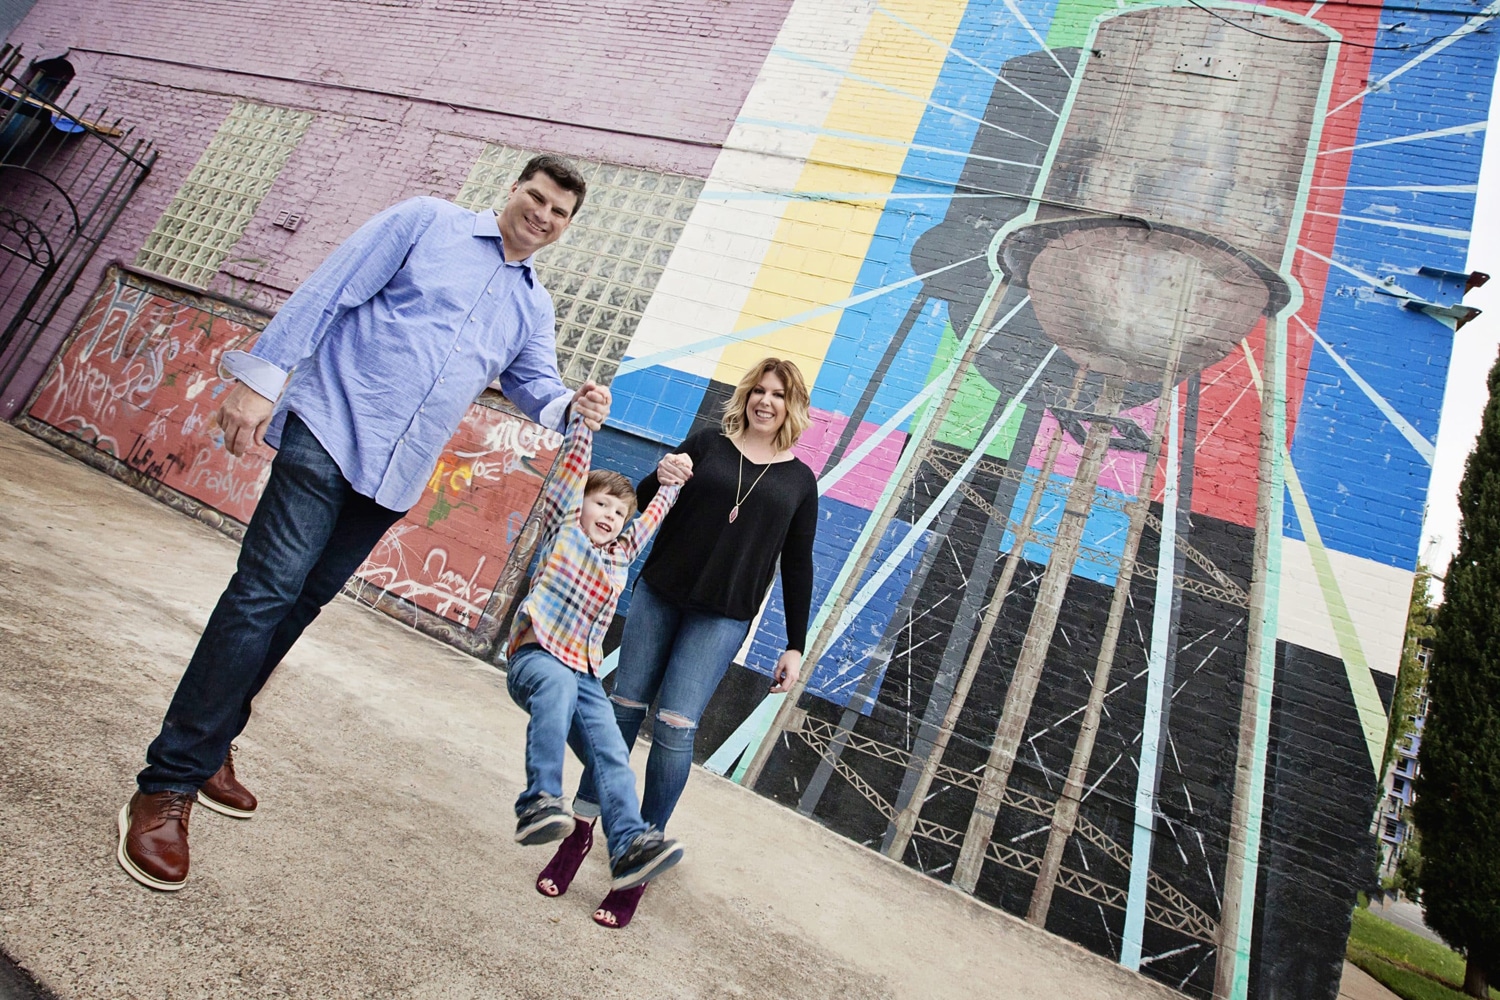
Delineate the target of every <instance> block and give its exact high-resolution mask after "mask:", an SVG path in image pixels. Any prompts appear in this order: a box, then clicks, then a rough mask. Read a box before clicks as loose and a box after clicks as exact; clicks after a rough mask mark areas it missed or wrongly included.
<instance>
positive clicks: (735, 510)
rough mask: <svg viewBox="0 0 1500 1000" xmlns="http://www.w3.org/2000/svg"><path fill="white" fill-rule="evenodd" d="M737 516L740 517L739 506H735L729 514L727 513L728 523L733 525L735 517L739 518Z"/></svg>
mask: <svg viewBox="0 0 1500 1000" xmlns="http://www.w3.org/2000/svg"><path fill="white" fill-rule="evenodd" d="M739 516H740V505H739V504H735V505H734V508H733V509H732V510H730V512H729V523H730V524H733V523H734V519H735V518H737V517H739Z"/></svg>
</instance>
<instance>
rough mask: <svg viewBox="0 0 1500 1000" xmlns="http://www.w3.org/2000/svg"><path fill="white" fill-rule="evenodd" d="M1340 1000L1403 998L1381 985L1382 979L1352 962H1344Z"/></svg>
mask: <svg viewBox="0 0 1500 1000" xmlns="http://www.w3.org/2000/svg"><path fill="white" fill-rule="evenodd" d="M1339 1000H1401V998H1400V997H1398V996H1397V995H1396V994H1395V993H1392V992H1391V991H1390V990H1388V989H1386V988H1385V987H1384V986H1382V985H1381V983H1380V980H1378V979H1376V978H1375V977H1374V976H1372V975H1370V974H1369V973H1368V972H1366V971H1364V970H1363V969H1361V968H1358V967H1357V966H1355V965H1354V964H1352V963H1350V962H1345V963H1344V978H1342V979H1340V980H1339Z"/></svg>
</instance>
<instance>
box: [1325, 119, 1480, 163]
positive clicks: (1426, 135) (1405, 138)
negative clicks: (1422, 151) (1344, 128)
mask: <svg viewBox="0 0 1500 1000" xmlns="http://www.w3.org/2000/svg"><path fill="white" fill-rule="evenodd" d="M1488 124H1489V123H1488V122H1469V123H1467V124H1465V125H1453V126H1450V127H1448V128H1436V129H1433V130H1432V131H1430V132H1415V133H1413V134H1411V135H1398V136H1396V137H1395V138H1392V139H1376V140H1375V141H1374V142H1360V143H1356V144H1355V145H1353V146H1340V147H1339V148H1337V149H1325V150H1323V151H1322V152H1321V153H1319V154H1318V155H1319V156H1332V155H1333V154H1334V153H1348V152H1350V151H1352V150H1356V149H1374V148H1375V147H1376V146H1394V145H1396V144H1397V143H1401V142H1425V141H1426V140H1428V139H1441V138H1442V137H1443V136H1445V135H1473V134H1474V133H1475V132H1483V131H1484V130H1485V128H1486V127H1488Z"/></svg>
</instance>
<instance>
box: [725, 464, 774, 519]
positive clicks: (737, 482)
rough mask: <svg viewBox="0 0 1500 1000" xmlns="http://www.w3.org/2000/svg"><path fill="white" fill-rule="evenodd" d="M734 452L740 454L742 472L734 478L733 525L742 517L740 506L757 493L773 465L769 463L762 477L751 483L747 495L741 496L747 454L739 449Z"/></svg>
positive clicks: (731, 516) (730, 514) (731, 513)
mask: <svg viewBox="0 0 1500 1000" xmlns="http://www.w3.org/2000/svg"><path fill="white" fill-rule="evenodd" d="M734 450H735V451H737V452H739V455H740V471H739V474H738V475H737V476H735V477H734V506H733V507H732V508H731V509H730V511H729V523H730V524H733V523H734V519H735V518H737V517H739V516H740V504H742V503H744V502H745V501H746V500H749V499H750V494H752V493H754V492H755V487H757V486H759V485H760V481H761V480H762V479H764V478H765V476H766V473H768V472H770V471H771V463H770V462H767V463H766V467H765V468H764V469H761V470H760V475H758V476H756V477H755V482H753V483H751V484H750V488H749V489H748V490H746V491H745V495H744V496H740V486H742V485H743V484H744V482H745V453H744V452H742V451H740V450H739V449H738V448H735V449H734Z"/></svg>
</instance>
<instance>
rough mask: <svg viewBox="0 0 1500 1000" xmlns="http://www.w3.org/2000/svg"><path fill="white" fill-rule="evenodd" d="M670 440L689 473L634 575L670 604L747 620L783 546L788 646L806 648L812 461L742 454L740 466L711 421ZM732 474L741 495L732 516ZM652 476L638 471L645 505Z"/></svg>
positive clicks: (814, 506)
mask: <svg viewBox="0 0 1500 1000" xmlns="http://www.w3.org/2000/svg"><path fill="white" fill-rule="evenodd" d="M677 450H678V451H680V452H686V453H687V454H688V455H689V456H691V457H692V459H693V478H692V479H689V480H688V482H687V485H685V486H684V487H683V488H682V494H681V495H680V496H679V497H678V498H677V504H676V506H674V507H673V508H672V510H671V512H670V513H668V514H667V516H666V519H665V520H664V521H662V525H661V529H660V531H658V532H657V536H656V543H655V544H654V545H653V546H652V547H651V555H650V556H648V557H647V559H646V565H645V568H643V569H642V570H641V576H642V577H643V578H644V579H645V580H646V582H647V583H649V584H650V585H651V589H652V590H654V591H656V592H657V593H658V594H660V595H661V596H662V597H664V598H666V599H667V600H669V601H671V602H672V603H673V604H676V605H678V606H680V607H687V608H692V609H694V610H697V611H707V612H710V613H712V614H718V615H724V616H725V617H728V618H737V619H739V620H741V621H746V620H748V619H751V618H754V617H755V613H756V612H757V611H759V610H760V603H761V601H762V600H764V599H765V596H766V591H767V590H768V589H769V588H770V586H771V582H772V580H774V579H775V576H776V558H777V557H778V556H780V557H781V584H782V596H783V597H784V599H785V603H786V643H787V648H788V649H795V650H798V651H799V652H800V651H804V646H805V645H806V643H807V619H808V613H809V611H810V609H811V605H812V589H813V538H814V536H815V535H816V534H817V530H818V480H817V477H815V476H814V475H813V471H812V469H809V468H808V467H807V465H806V464H805V463H804V462H802V461H801V460H800V459H795V458H794V459H792V460H791V461H789V462H774V463H772V464H771V465H770V467H769V468H768V467H767V466H765V465H757V464H756V463H754V462H751V461H750V460H749V459H745V460H744V472H743V475H742V476H741V475H740V460H741V455H740V451H739V449H738V448H736V447H735V445H734V442H733V441H730V440H729V439H728V438H727V437H725V436H724V435H723V434H722V433H721V432H720V431H719V429H718V428H717V427H708V428H704V429H703V430H699V431H694V432H693V433H692V434H689V435H688V438H687V440H686V441H684V442H682V446H681V447H680V448H678V449H677ZM762 472H764V473H765V476H764V478H761V480H760V483H759V484H758V485H757V486H756V487H755V489H753V490H750V484H751V483H754V482H755V480H756V478H757V477H759V476H760V475H761V473H762ZM737 478H738V479H739V495H740V496H741V497H742V498H743V499H742V500H741V502H740V512H739V515H738V516H737V517H736V518H735V519H734V521H733V523H731V522H730V520H729V512H730V510H732V509H733V508H734V499H735V487H736V479H737ZM658 486H659V484H658V482H657V479H656V473H655V472H653V473H651V474H650V475H649V476H647V477H646V478H645V479H643V480H641V484H640V487H639V489H638V490H637V491H636V492H637V502H638V503H639V505H640V506H641V507H642V508H644V507H645V506H646V505H647V504H648V503H650V502H651V498H652V497H654V496H655V495H656V491H657V488H658ZM747 490H750V493H749V495H748V496H746V491H747Z"/></svg>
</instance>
